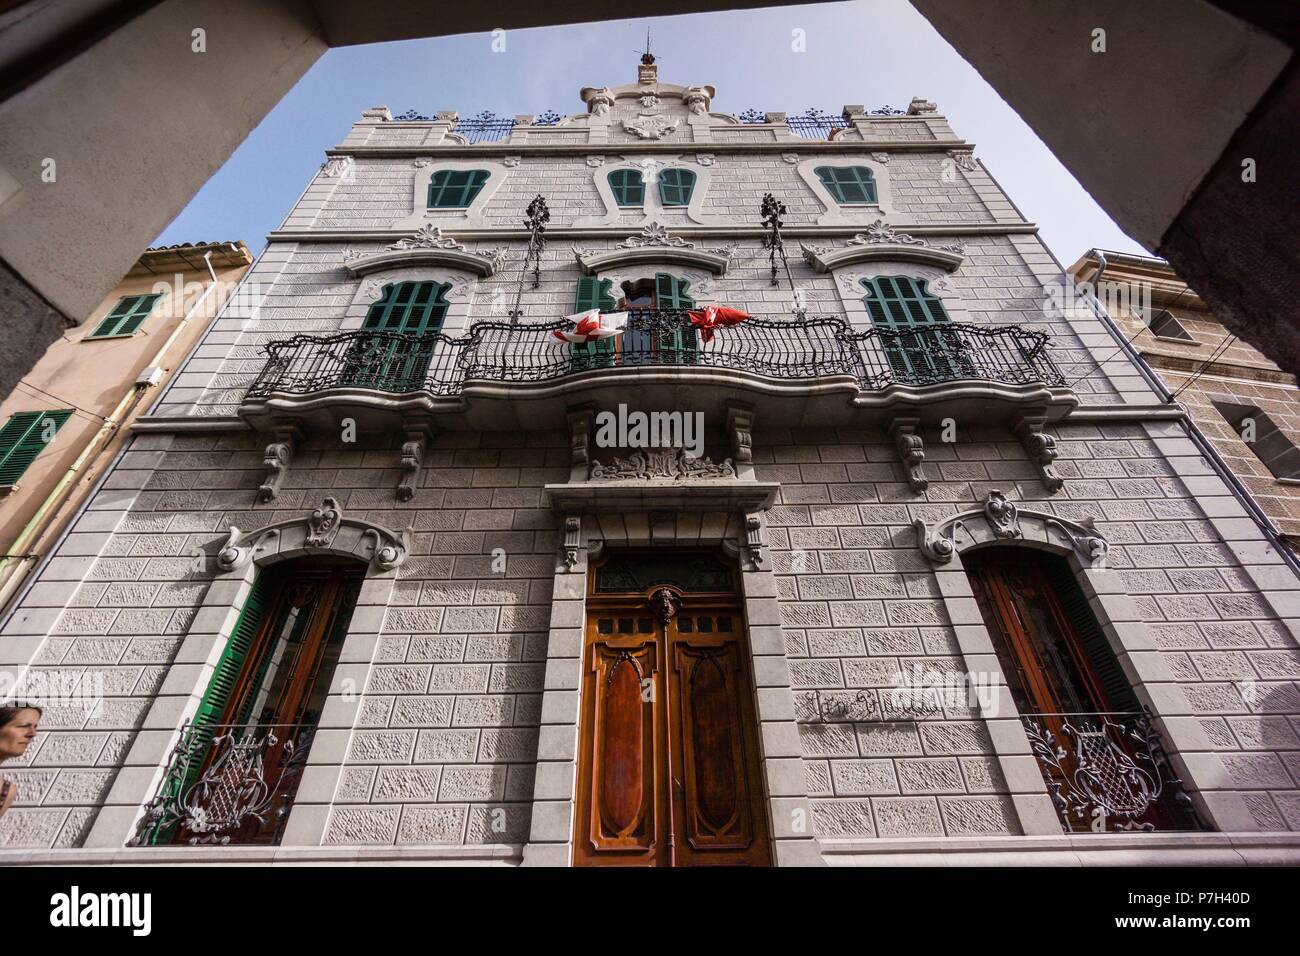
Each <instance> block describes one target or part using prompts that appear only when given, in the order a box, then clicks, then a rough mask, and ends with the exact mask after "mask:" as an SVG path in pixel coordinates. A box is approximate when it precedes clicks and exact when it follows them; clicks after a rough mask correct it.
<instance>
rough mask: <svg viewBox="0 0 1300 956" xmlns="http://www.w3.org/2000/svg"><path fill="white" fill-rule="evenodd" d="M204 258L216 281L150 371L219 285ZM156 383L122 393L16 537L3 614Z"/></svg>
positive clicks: (3, 588)
mask: <svg viewBox="0 0 1300 956" xmlns="http://www.w3.org/2000/svg"><path fill="white" fill-rule="evenodd" d="M203 260H204V263H205V264H206V265H207V267H208V274H209V275H211V276H212V282H211V283H210V284H209V285H208V287H207V289H206V290H204V292H203V295H201V296H200V297H199V298H198V300H197V301H196V302H195V303H194V305H193V306H191V307H190V309H189V311H188V312H186V313H185V315H184V316H183V317H182V318H181V320H180V322H178V323H176V328H174V329H172V333H171V335H169V336H168V337H167V340H166V341H165V342H163V344H162V345H161V346H160V347H159V349H158V350H157V351H156V352H155V353H154V355H153V358H151V359H150V360H149V364H148V365H146V366H145V369H146V371H147V370H148V369H151V368H158V367H160V366H161V364H162V361H163V357H164V356H165V355H166V354H167V350H168V349H170V348H171V347H172V344H173V343H174V342H175V341H176V339H177V338H178V337H179V336H180V334H181V332H183V331H184V330H185V329H186V328H187V327H188V325H189V322H190V319H191V318H192V317H193V316H194V314H195V313H196V312H197V311H198V310H199V308H200V307H201V306H202V305H203V303H204V302H205V301H207V298H208V296H210V295H211V294H212V291H213V290H214V289H216V288H217V274H216V271H215V270H214V269H213V268H212V253H211V252H210V251H209V252H208V253H207V254H205V255H204V257H203ZM156 384H158V382H156V381H149V380H147V379H145V378H140V379H137V380H136V382H135V383H134V384H133V385H132V386H131V390H130V391H129V392H127V393H126V394H125V395H123V396H122V400H121V401H119V402H118V403H117V405H116V407H114V409H113V410H112V411H111V412H110V413H109V414H108V417H107V418H105V419H104V424H103V425H101V426H100V428H99V431H97V432H96V433H95V435H94V437H93V438H91V440H90V441H89V442H87V443H86V445H85V447H84V448H82V450H81V454H79V455H78V456H77V458H76V460H75V461H74V462H73V463H72V464H71V465H69V466H68V470H67V471H65V472H64V473H63V477H62V478H60V479H59V482H58V484H56V485H55V486H54V488H53V489H52V490H51V491H50V493H49V494H48V495H46V497H45V500H44V501H43V502H41V506H40V507H39V508H38V509H36V513H35V514H34V515H32V517H31V520H29V521H28V522H27V524H26V526H25V527H24V528H23V530H22V532H21V533H20V534H19V535H18V537H17V539H15V541H14V543H13V546H12V548H11V553H10V554H8V555H6V556H5V557H4V558H3V559H0V581H2V583H0V613H3V612H4V610H5V608H6V606H7V605H8V603H9V599H10V597H12V596H13V594H14V592H15V591H16V590H17V589H18V588H19V587H20V586H21V585H22V583H23V581H24V580H26V578H27V574H28V572H29V571H30V570H31V568H32V567H33V563H34V562H35V561H36V560H37V559H39V558H40V557H41V555H40V554H38V553H36V552H30V553H28V552H26V551H25V549H26V548H27V547H28V546H29V545H31V544H32V542H34V541H36V540H38V539H39V538H40V537H41V535H43V534H44V533H45V532H46V531H47V530H48V527H49V525H50V523H51V521H52V519H53V517H54V516H55V515H57V514H58V511H59V509H60V508H62V507H63V505H64V504H66V503H67V500H68V498H69V497H70V494H71V491H70V489H71V486H72V484H73V482H74V481H76V479H77V477H78V476H79V475H80V474H81V471H82V469H83V468H85V466H86V462H87V461H89V460H91V458H92V457H94V456H98V455H99V454H101V453H102V452H103V450H104V447H107V445H108V444H109V443H111V442H112V436H113V435H114V434H115V433H116V432H117V431H118V429H119V428H120V426H121V423H122V422H123V421H124V420H125V419H126V418H127V417H128V416H129V415H130V414H131V413H132V412H133V411H134V410H135V408H136V407H137V406H138V405H139V403H140V399H141V398H143V397H144V394H145V392H147V391H148V390H149V389H150V388H151V387H153V386H154V385H156ZM6 571H7V572H9V573H8V576H7V577H4V574H5V572H6Z"/></svg>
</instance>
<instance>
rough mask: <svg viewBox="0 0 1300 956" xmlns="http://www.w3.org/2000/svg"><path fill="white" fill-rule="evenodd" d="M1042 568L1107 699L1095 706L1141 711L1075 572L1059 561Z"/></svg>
mask: <svg viewBox="0 0 1300 956" xmlns="http://www.w3.org/2000/svg"><path fill="white" fill-rule="evenodd" d="M1043 566H1044V569H1045V570H1046V571H1047V579H1048V581H1050V582H1051V584H1052V588H1053V590H1054V591H1055V592H1056V598H1057V600H1058V601H1060V603H1061V610H1062V611H1064V612H1065V615H1066V617H1067V618H1068V619H1069V621H1070V624H1071V626H1073V628H1074V631H1075V634H1076V635H1078V638H1079V643H1080V645H1081V646H1082V649H1083V653H1084V655H1085V656H1086V657H1087V658H1088V663H1089V664H1091V665H1092V670H1093V673H1094V674H1095V676H1096V678H1097V680H1098V682H1099V683H1100V684H1101V688H1102V691H1103V692H1104V693H1105V694H1106V697H1107V698H1108V700H1106V701H1099V702H1098V704H1099V705H1100V706H1109V707H1110V708H1111V709H1112V710H1114V711H1121V712H1130V713H1131V712H1134V711H1139V710H1141V709H1142V707H1141V705H1140V704H1139V703H1138V699H1137V696H1136V695H1135V694H1134V693H1133V686H1132V685H1131V684H1130V683H1129V681H1128V678H1127V677H1125V676H1124V671H1123V669H1122V668H1121V667H1120V666H1119V659H1118V658H1117V657H1116V656H1115V651H1114V650H1113V649H1112V648H1111V646H1110V642H1109V641H1108V640H1107V639H1106V634H1105V632H1103V631H1102V629H1101V625H1100V624H1098V623H1097V615H1095V614H1093V613H1092V608H1091V607H1089V605H1088V599H1087V598H1086V597H1084V594H1083V589H1082V588H1081V587H1079V582H1078V581H1077V580H1075V577H1074V572H1073V571H1071V570H1070V567H1069V565H1068V564H1066V562H1065V561H1063V560H1061V559H1059V558H1058V559H1052V560H1046V559H1044V560H1043Z"/></svg>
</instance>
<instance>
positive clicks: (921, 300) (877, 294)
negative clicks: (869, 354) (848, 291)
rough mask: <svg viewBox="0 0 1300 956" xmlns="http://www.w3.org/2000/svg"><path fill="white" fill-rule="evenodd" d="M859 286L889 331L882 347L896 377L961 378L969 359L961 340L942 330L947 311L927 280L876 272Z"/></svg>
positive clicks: (875, 320)
mask: <svg viewBox="0 0 1300 956" xmlns="http://www.w3.org/2000/svg"><path fill="white" fill-rule="evenodd" d="M860 284H861V286H862V288H863V289H864V290H866V294H865V295H864V296H863V297H862V302H863V304H864V305H865V306H866V307H867V314H868V315H869V316H870V317H871V324H872V325H874V326H875V327H876V328H877V329H880V330H882V331H884V332H885V333H887V334H885V335H881V336H880V347H881V350H882V351H883V353H884V356H885V359H886V360H887V361H888V363H889V367H890V369H891V370H892V371H893V373H894V376H895V378H896V380H898V381H900V382H907V383H909V384H913V385H928V384H934V383H936V382H941V381H948V380H951V379H954V378H960V377H961V375H962V374H963V369H965V368H966V366H967V365H969V362H968V361H966V358H964V357H963V355H962V354H961V343H960V341H959V340H958V339H957V338H956V337H954V336H952V335H948V334H945V333H944V332H943V327H944V326H945V325H947V324H948V313H947V311H946V310H945V309H944V307H943V302H942V301H940V299H939V297H938V296H936V295H931V294H930V291H929V289H927V288H926V280H924V279H914V278H912V277H911V276H877V277H875V278H874V279H863V280H861V283H860ZM894 333H902V334H894Z"/></svg>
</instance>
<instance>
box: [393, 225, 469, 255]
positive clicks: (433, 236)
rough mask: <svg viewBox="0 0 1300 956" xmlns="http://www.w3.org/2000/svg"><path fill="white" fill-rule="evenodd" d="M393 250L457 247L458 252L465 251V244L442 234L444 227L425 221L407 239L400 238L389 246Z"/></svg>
mask: <svg viewBox="0 0 1300 956" xmlns="http://www.w3.org/2000/svg"><path fill="white" fill-rule="evenodd" d="M388 248H389V249H390V250H393V251H400V250H405V249H455V250H456V251H458V252H465V251H467V250H466V249H465V246H464V245H463V244H462V243H459V242H457V241H456V240H455V239H453V238H452V237H451V236H444V235H443V234H442V227H441V226H435V225H432V224H431V223H427V222H426V223H425V224H424V225H423V226H421V227H420V228H419V229H418V230H417V231H416V232H415V233H414V234H413V235H410V236H407V237H406V238H405V239H398V240H397V241H396V242H395V243H393V244H392V245H391V246H389V247H388Z"/></svg>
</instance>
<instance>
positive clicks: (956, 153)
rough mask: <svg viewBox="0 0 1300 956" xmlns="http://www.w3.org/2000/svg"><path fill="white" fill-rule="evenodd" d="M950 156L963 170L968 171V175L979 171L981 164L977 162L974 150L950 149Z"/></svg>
mask: <svg viewBox="0 0 1300 956" xmlns="http://www.w3.org/2000/svg"><path fill="white" fill-rule="evenodd" d="M948 155H949V156H950V157H951V158H952V161H953V162H954V163H956V164H957V165H958V166H959V167H960V168H961V169H964V170H966V172H968V173H973V172H975V171H976V170H977V169H979V164H978V163H976V162H975V152H974V150H969V149H950V150H948Z"/></svg>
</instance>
